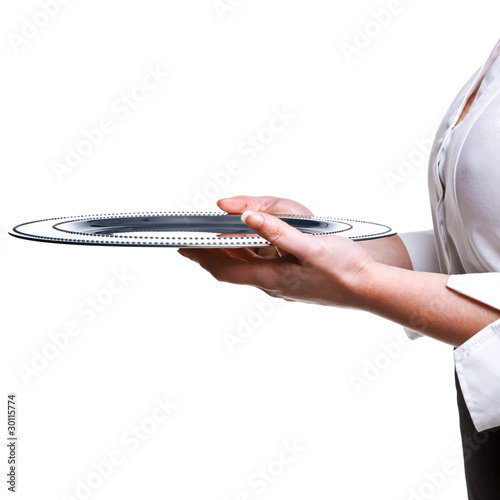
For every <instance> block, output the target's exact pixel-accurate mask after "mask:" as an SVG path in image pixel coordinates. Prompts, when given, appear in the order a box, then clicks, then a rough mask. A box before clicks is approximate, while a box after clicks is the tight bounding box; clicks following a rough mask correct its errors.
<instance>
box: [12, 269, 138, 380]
mask: <svg viewBox="0 0 500 500" xmlns="http://www.w3.org/2000/svg"><path fill="white" fill-rule="evenodd" d="M111 274H112V277H111V278H110V279H109V280H108V283H107V285H106V286H105V287H103V288H101V289H99V290H98V291H97V292H96V293H95V294H92V295H89V296H87V297H86V298H85V300H83V301H81V302H80V303H79V304H77V306H76V308H75V313H76V314H75V316H76V318H75V319H73V320H71V321H68V322H67V323H66V324H65V325H64V328H62V329H60V330H58V331H56V332H50V333H49V334H48V338H49V340H48V341H46V342H45V343H44V344H43V345H42V346H41V347H40V348H39V349H31V359H30V361H29V363H27V364H25V363H20V364H19V365H18V366H17V371H18V373H19V376H20V377H21V379H22V381H23V382H24V384H25V385H29V384H30V383H31V382H32V381H33V380H35V379H36V378H38V376H39V375H40V373H42V372H43V371H45V370H46V369H47V367H48V366H49V364H50V362H51V361H53V360H55V359H57V358H58V357H59V355H60V354H61V353H62V352H63V351H64V350H66V349H67V348H68V347H69V346H70V344H71V343H72V341H73V339H74V338H76V337H78V336H79V335H81V333H82V332H83V330H84V327H83V324H82V319H83V323H84V324H85V325H89V324H91V323H92V322H94V321H95V320H96V318H97V317H98V316H99V315H100V314H102V313H103V312H104V311H105V310H106V309H107V308H108V307H110V305H111V304H112V303H113V302H114V300H115V299H116V296H117V295H120V294H121V293H123V292H124V291H125V289H126V288H127V287H128V286H129V284H130V281H132V280H133V279H134V277H133V276H131V275H129V274H128V272H127V271H126V270H125V269H122V270H121V271H117V270H115V269H113V270H112V271H111Z"/></svg>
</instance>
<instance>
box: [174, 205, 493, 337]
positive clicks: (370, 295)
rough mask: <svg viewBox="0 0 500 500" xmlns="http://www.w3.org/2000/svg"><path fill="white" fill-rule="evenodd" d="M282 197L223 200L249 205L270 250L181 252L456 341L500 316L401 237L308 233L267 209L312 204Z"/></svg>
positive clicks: (247, 279) (292, 293)
mask: <svg viewBox="0 0 500 500" xmlns="http://www.w3.org/2000/svg"><path fill="white" fill-rule="evenodd" d="M276 200H278V199H276V198H270V197H264V198H250V197H236V198H230V199H227V200H223V201H221V202H219V205H220V206H221V208H224V209H225V210H226V211H228V212H230V213H241V212H242V211H245V213H244V214H243V215H242V219H243V220H244V222H246V224H247V225H248V226H249V227H250V228H251V229H252V230H253V231H255V232H256V233H257V234H259V235H260V236H262V237H263V238H265V239H266V240H267V241H269V242H270V243H272V244H273V245H274V248H270V249H267V250H269V251H270V252H271V253H269V254H268V255H265V256H264V255H258V254H255V253H253V252H251V251H249V249H244V250H243V252H242V251H241V249H233V250H232V249H225V250H222V249H220V250H219V249H214V250H207V249H182V250H180V253H181V254H182V255H184V256H186V257H189V258H190V259H192V260H194V261H196V262H198V263H199V264H200V265H201V266H202V267H203V268H205V269H206V270H207V271H209V272H210V273H211V274H212V275H214V276H215V277H216V278H217V279H218V280H219V281H225V282H230V283H235V284H245V285H251V286H255V287H258V288H260V289H262V290H263V291H265V292H266V293H268V294H269V295H272V296H275V297H281V298H283V299H285V300H290V301H302V302H310V303H316V304H322V305H330V306H339V307H350V308H357V309H361V310H366V311H369V312H372V313H374V314H377V315H379V316H382V317H385V318H387V319H390V320H392V321H395V322H397V323H399V324H401V325H403V326H405V327H408V328H411V329H413V330H416V331H419V332H422V333H424V334H425V335H428V336H430V337H433V338H435V339H438V340H441V341H443V342H447V343H449V344H451V345H454V346H459V345H461V344H463V343H464V342H465V341H467V340H468V339H469V338H471V337H472V336H473V335H474V334H475V333H477V332H479V331H480V330H481V329H482V328H484V327H485V326H486V325H488V324H490V323H492V322H493V321H496V320H497V319H499V318H500V312H499V311H498V310H496V309H494V308H492V307H490V306H488V305H486V304H483V303H480V302H478V301H476V300H474V299H471V298H469V297H467V296H465V295H462V294H459V293H457V292H455V291H453V290H451V289H449V288H447V287H446V281H447V278H448V276H446V275H441V274H438V273H425V272H416V271H411V270H410V269H411V260H410V258H409V256H408V252H407V251H406V249H405V246H404V244H403V242H402V241H401V239H400V238H398V237H395V238H387V239H386V241H384V240H383V239H382V240H378V241H366V242H364V243H362V244H360V243H355V242H353V241H351V240H349V239H347V238H343V237H341V236H334V235H332V236H322V237H317V236H313V235H309V234H305V233H301V232H300V231H298V230H297V229H294V228H292V227H291V226H289V225H288V224H286V223H285V222H283V221H281V220H280V219H278V218H276V217H273V216H272V215H270V214H269V213H267V212H271V211H273V212H275V213H276V212H278V213H305V212H304V210H307V209H306V208H305V207H303V206H302V205H299V204H297V206H296V207H295V208H296V210H295V211H294V212H291V210H290V207H289V206H286V207H284V206H283V205H282V204H281V205H280V201H281V203H283V200H278V202H277V201H276ZM284 201H285V202H288V203H290V200H284ZM291 203H295V202H291ZM249 208H250V209H253V210H255V209H256V208H257V209H258V210H262V211H259V212H258V213H255V212H253V213H252V212H249V211H248V209H249ZM286 208H288V210H287V209H286ZM298 210H300V211H298ZM297 211H298V212H297ZM308 212H309V211H308ZM309 214H310V212H309ZM276 249H277V251H278V253H276Z"/></svg>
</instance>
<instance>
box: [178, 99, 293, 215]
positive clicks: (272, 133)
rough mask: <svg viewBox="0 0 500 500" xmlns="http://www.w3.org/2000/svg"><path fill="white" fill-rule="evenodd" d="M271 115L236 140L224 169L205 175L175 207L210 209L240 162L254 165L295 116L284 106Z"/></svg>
mask: <svg viewBox="0 0 500 500" xmlns="http://www.w3.org/2000/svg"><path fill="white" fill-rule="evenodd" d="M271 115H272V116H271V118H270V119H269V121H268V122H267V124H266V125H265V126H263V127H261V128H260V129H258V130H257V131H256V132H255V133H253V134H251V135H248V136H247V137H246V138H245V139H243V140H242V141H240V143H239V144H238V146H237V147H236V159H233V160H231V161H229V162H228V163H226V166H225V167H224V168H222V169H220V170H217V171H215V172H214V171H211V172H209V173H208V177H209V178H210V180H209V181H208V182H206V183H205V184H204V185H203V186H201V187H196V188H194V194H193V197H192V199H191V202H190V203H181V204H180V205H179V208H180V209H181V210H185V211H192V210H205V209H206V208H207V207H210V206H212V205H213V204H214V202H215V201H216V200H217V199H218V198H219V197H220V196H221V194H222V193H223V190H224V189H226V188H227V187H228V186H229V185H230V184H231V181H232V180H233V178H235V177H237V176H238V175H240V174H242V173H243V172H244V167H243V165H244V163H247V164H249V163H252V162H254V161H255V160H256V159H257V157H258V156H259V155H261V154H263V152H264V151H265V150H266V149H267V148H269V147H270V146H271V144H272V143H273V142H275V141H276V140H277V138H278V136H279V135H281V134H282V133H283V132H284V131H285V130H286V129H287V128H288V127H289V126H290V124H291V123H292V121H293V120H295V118H296V116H297V115H295V114H294V113H291V112H290V111H289V109H288V106H283V107H282V108H281V109H279V108H272V110H271Z"/></svg>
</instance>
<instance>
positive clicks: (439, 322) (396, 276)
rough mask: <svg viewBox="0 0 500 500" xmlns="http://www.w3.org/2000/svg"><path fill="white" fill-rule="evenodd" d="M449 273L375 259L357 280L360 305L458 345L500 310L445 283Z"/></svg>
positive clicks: (428, 334)
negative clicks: (407, 266)
mask: <svg viewBox="0 0 500 500" xmlns="http://www.w3.org/2000/svg"><path fill="white" fill-rule="evenodd" d="M447 279H448V276H447V275H443V274H436V273H423V272H415V271H409V270H406V269H400V268H397V267H393V266H389V265H386V264H380V263H377V262H374V263H372V264H370V265H367V266H365V268H364V270H363V271H362V272H361V273H359V276H358V279H357V280H356V286H355V288H356V290H355V294H356V295H357V297H358V300H359V304H360V308H361V309H363V310H366V311H369V312H371V313H374V314H377V315H379V316H382V317H384V318H387V319H389V320H391V321H395V322H396V323H399V324H401V325H403V326H406V327H409V328H411V329H413V330H416V331H418V332H421V333H423V334H425V335H427V336H429V337H432V338H435V339H437V340H440V341H442V342H446V343H448V344H451V345H453V346H459V345H461V344H463V343H464V342H465V341H467V340H468V339H469V338H471V337H472V336H473V335H475V334H476V333H477V332H479V331H480V330H482V329H483V328H484V327H486V326H487V325H489V324H491V323H493V322H494V321H496V320H498V319H499V318H500V311H498V310H497V309H494V308H492V307H490V306H487V305H485V304H483V303H481V302H478V301H476V300H474V299H471V298H469V297H467V296H465V295H462V294H460V293H458V292H455V291H454V290H451V289H449V288H447V287H446V282H447Z"/></svg>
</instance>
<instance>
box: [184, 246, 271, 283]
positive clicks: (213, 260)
mask: <svg viewBox="0 0 500 500" xmlns="http://www.w3.org/2000/svg"><path fill="white" fill-rule="evenodd" d="M178 252H179V253H180V254H181V255H183V256H184V257H187V258H188V259H191V260H193V261H195V262H197V263H198V264H199V265H200V266H201V267H202V268H203V269H205V270H206V271H208V272H209V273H210V274H211V275H212V276H213V277H214V278H215V279H217V280H218V281H225V282H228V283H234V284H237V285H252V286H256V287H259V288H265V289H275V288H276V287H277V286H278V283H279V282H280V280H281V278H280V270H279V269H278V266H279V264H278V262H279V261H278V259H276V260H274V261H273V260H258V261H255V262H245V261H243V260H234V259H231V258H230V257H229V258H228V256H227V254H226V255H224V252H221V251H220V250H217V251H212V250H207V249H201V248H199V249H195V248H189V249H187V248H180V249H179V250H178Z"/></svg>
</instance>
